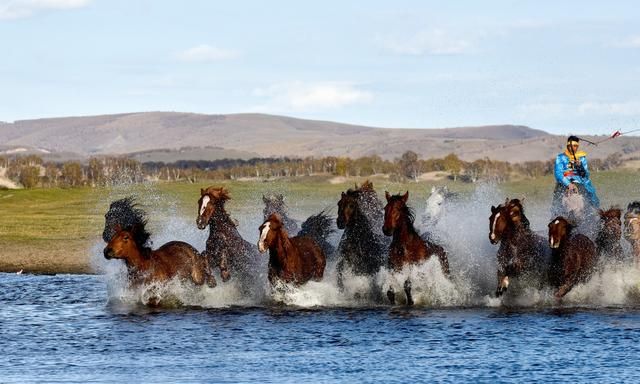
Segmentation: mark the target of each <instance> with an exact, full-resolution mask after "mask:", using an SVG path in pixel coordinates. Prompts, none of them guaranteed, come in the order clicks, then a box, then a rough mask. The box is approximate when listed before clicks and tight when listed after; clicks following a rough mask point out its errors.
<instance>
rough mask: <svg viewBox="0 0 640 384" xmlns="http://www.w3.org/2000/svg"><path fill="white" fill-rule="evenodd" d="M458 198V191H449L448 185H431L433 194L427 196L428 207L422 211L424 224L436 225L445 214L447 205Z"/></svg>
mask: <svg viewBox="0 0 640 384" xmlns="http://www.w3.org/2000/svg"><path fill="white" fill-rule="evenodd" d="M457 198H458V194H457V193H453V192H449V188H447V186H437V187H435V186H434V187H431V194H430V195H429V197H427V201H426V207H425V209H424V212H423V213H422V226H423V227H424V228H430V227H433V226H435V225H436V224H437V223H438V221H440V219H441V218H442V215H443V214H444V211H445V207H446V205H447V204H449V203H451V202H452V201H453V200H455V199H457Z"/></svg>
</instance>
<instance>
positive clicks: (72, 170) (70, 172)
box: [62, 161, 82, 187]
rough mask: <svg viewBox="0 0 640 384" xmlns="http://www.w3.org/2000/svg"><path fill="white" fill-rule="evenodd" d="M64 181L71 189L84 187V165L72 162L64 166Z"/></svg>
mask: <svg viewBox="0 0 640 384" xmlns="http://www.w3.org/2000/svg"><path fill="white" fill-rule="evenodd" d="M62 180H63V181H64V184H65V185H67V186H69V187H77V186H79V185H82V165H80V163H78V162H77V161H70V162H67V163H64V164H63V165H62Z"/></svg>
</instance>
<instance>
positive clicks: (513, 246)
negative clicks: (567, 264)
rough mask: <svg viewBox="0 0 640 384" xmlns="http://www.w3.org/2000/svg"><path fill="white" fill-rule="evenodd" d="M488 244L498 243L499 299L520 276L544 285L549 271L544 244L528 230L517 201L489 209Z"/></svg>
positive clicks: (497, 290)
mask: <svg viewBox="0 0 640 384" xmlns="http://www.w3.org/2000/svg"><path fill="white" fill-rule="evenodd" d="M489 241H491V244H498V243H500V248H498V253H497V255H496V257H497V258H498V272H497V276H498V287H497V288H496V296H497V297H499V296H501V295H502V294H503V293H504V292H505V291H506V290H507V288H508V287H509V279H510V278H515V277H518V276H520V275H523V274H527V275H533V277H535V278H537V279H538V280H539V281H541V282H542V281H543V280H544V277H545V275H546V271H547V267H548V251H547V247H546V245H545V243H546V242H545V240H544V238H542V237H541V236H539V235H537V234H535V233H534V232H533V231H531V229H530V228H529V220H528V219H527V217H526V216H525V214H524V207H523V206H522V202H521V201H520V200H519V199H512V200H509V199H507V200H506V201H505V203H504V204H500V205H498V206H497V207H494V206H491V216H490V217H489Z"/></svg>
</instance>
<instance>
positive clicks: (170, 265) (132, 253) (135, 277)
mask: <svg viewBox="0 0 640 384" xmlns="http://www.w3.org/2000/svg"><path fill="white" fill-rule="evenodd" d="M114 229H115V235H113V236H112V238H111V240H110V241H109V243H108V244H107V246H106V247H105V248H104V257H105V258H106V259H107V260H110V259H122V260H124V262H125V265H126V266H127V272H128V275H129V281H130V283H131V284H132V285H140V284H149V283H153V282H165V281H168V280H170V279H173V278H174V277H178V278H180V279H183V280H190V281H192V282H193V283H195V284H197V285H202V284H204V283H205V282H206V283H207V285H209V286H210V287H215V285H216V281H215V279H214V277H213V276H212V275H211V274H210V272H209V268H208V266H207V262H206V259H205V258H204V257H202V256H201V255H200V254H199V253H198V251H197V250H196V249H195V248H193V247H192V246H191V245H189V244H187V243H185V242H182V241H171V242H168V243H166V244H164V245H163V246H161V247H160V248H158V249H156V250H152V249H151V248H149V247H147V246H146V245H145V243H146V241H147V236H148V235H147V233H146V231H145V230H144V228H143V227H140V226H134V227H131V228H126V229H122V228H120V226H119V225H116V226H115V228H114Z"/></svg>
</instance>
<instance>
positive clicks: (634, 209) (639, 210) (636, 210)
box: [627, 200, 640, 215]
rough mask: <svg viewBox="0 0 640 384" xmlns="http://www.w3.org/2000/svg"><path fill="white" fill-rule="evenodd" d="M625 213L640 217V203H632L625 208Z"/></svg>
mask: <svg viewBox="0 0 640 384" xmlns="http://www.w3.org/2000/svg"><path fill="white" fill-rule="evenodd" d="M627 213H630V214H632V215H640V201H637V200H636V201H633V202H631V203H629V205H628V206H627Z"/></svg>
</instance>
